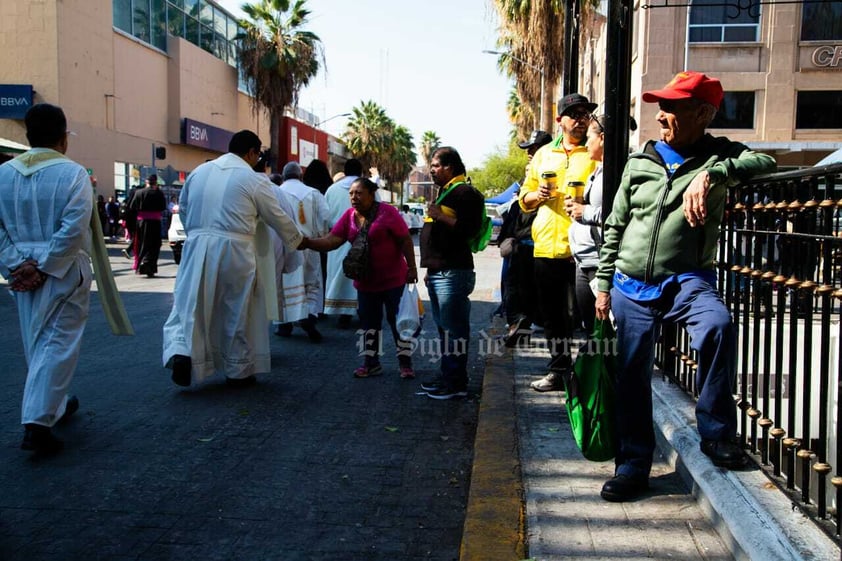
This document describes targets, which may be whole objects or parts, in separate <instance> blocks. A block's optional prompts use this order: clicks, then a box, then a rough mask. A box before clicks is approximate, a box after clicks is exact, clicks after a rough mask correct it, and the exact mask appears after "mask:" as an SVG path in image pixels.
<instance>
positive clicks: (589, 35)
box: [579, 0, 842, 168]
mask: <svg viewBox="0 0 842 561" xmlns="http://www.w3.org/2000/svg"><path fill="white" fill-rule="evenodd" d="M603 6H604V3H603ZM601 11H602V13H603V14H604V13H605V11H604V7H603V9H602V10H601ZM589 17H590V20H588V21H587V23H586V25H585V31H584V32H583V36H582V43H581V49H580V51H581V53H582V56H581V63H580V67H579V76H580V84H582V87H581V88H580V89H581V90H582V91H583V93H585V94H587V95H589V96H590V97H591V99H594V100H595V101H596V102H599V101H600V100H603V99H604V97H605V96H604V93H605V84H604V67H603V66H602V65H601V64H600V63H599V61H604V60H606V56H607V55H606V33H605V25H606V21H605V17H604V16H602V15H600V14H599V13H597V14H590V15H589ZM682 70H696V71H700V72H704V73H706V74H708V75H711V76H714V77H717V78H719V79H720V80H721V81H722V85H723V87H724V89H725V100H724V102H723V104H722V107H721V108H720V111H719V113H718V115H717V117H716V120H715V121H714V122H713V123H712V125H711V129H710V132H711V134H713V135H722V136H728V137H729V138H731V139H733V140H737V141H740V142H743V143H745V144H747V145H748V146H750V147H752V148H754V149H757V150H762V151H764V152H767V153H769V154H771V155H773V156H775V158H776V159H777V160H778V165H779V167H781V168H789V167H803V166H811V165H813V164H815V163H816V162H817V161H819V160H820V159H821V158H822V157H824V156H826V155H827V154H829V153H831V152H833V151H834V150H836V149H839V148H842V2H839V1H827V2H823V1H812V2H804V3H799V2H774V1H769V0H766V1H765V2H760V1H758V0H742V1H739V2H738V1H737V0H639V1H638V2H635V4H634V14H633V34H632V73H631V75H632V83H631V92H632V95H631V114H632V116H633V117H634V119H635V120H636V122H637V123H638V125H639V126H638V129H637V130H636V131H633V132H632V133H631V136H630V144H631V146H632V148H634V147H637V146H639V145H641V144H642V143H643V142H645V141H646V140H647V139H650V138H657V136H658V130H659V127H658V124H657V122H656V121H655V113H656V112H657V106H656V105H653V104H648V103H642V100H641V93H642V92H644V91H647V90H653V89H660V88H662V87H663V86H664V84H666V83H667V82H668V81H669V80H670V79H671V78H672V77H673V76H674V75H675V74H676V73H677V72H680V71H682Z"/></svg>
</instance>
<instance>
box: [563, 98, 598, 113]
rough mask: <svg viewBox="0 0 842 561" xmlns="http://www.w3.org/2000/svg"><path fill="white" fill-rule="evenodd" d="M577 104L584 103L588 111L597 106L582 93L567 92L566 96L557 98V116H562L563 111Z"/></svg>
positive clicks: (565, 111)
mask: <svg viewBox="0 0 842 561" xmlns="http://www.w3.org/2000/svg"><path fill="white" fill-rule="evenodd" d="M577 105H584V106H585V109H587V110H588V111H593V110H594V109H596V108H597V105H596V103H591V102H590V100H589V99H588V98H586V97H585V96H583V95H582V94H578V93H572V94H567V95H566V96H564V97H563V98H561V99H559V100H558V115H559V117H561V116H563V115H564V114H565V113H567V111H569V110H570V109H572V108H573V107H575V106H577Z"/></svg>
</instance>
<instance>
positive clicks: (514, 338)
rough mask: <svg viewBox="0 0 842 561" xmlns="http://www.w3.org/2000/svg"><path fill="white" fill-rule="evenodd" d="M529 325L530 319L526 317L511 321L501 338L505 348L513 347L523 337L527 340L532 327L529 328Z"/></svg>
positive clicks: (530, 323)
mask: <svg viewBox="0 0 842 561" xmlns="http://www.w3.org/2000/svg"><path fill="white" fill-rule="evenodd" d="M530 325H532V321H531V320H529V319H527V318H520V319H519V320H517V321H515V322H514V323H512V325H511V327H509V331H508V332H507V333H506V337H505V339H504V340H503V341H504V344H505V345H506V348H507V349H513V348H515V347H517V346H518V345H519V344H520V342H521V341H523V340H524V339H525V340H526V341H527V342H528V341H529V337H530V336H531V335H532V329H530V328H529V326H530Z"/></svg>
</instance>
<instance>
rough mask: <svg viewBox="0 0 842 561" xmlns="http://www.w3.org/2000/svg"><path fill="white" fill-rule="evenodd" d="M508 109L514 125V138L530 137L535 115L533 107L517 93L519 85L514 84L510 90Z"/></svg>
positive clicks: (512, 132) (507, 102) (512, 134)
mask: <svg viewBox="0 0 842 561" xmlns="http://www.w3.org/2000/svg"><path fill="white" fill-rule="evenodd" d="M506 110H507V111H508V113H509V120H510V121H511V122H512V124H513V125H514V127H513V128H512V131H511V136H512V139H513V140H518V139H524V138H528V137H529V134H530V133H531V132H532V123H534V122H535V116H534V115H533V113H532V109H531V108H530V107H529V106H528V105H524V103H523V102H522V101H521V99H520V96H519V95H518V93H517V87H514V86H513V87H512V89H511V91H509V99H508V100H507V101H506Z"/></svg>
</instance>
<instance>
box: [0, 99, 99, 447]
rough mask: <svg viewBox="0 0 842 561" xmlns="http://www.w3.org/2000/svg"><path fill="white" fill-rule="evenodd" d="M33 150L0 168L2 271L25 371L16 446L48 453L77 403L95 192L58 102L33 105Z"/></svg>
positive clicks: (29, 130) (29, 122)
mask: <svg viewBox="0 0 842 561" xmlns="http://www.w3.org/2000/svg"><path fill="white" fill-rule="evenodd" d="M24 121H25V124H26V136H27V139H28V140H29V143H30V144H31V145H32V147H33V148H32V149H31V150H29V151H28V152H25V153H24V154H21V155H20V156H18V157H17V158H15V159H14V160H11V161H9V162H6V163H5V164H3V165H2V166H0V274H2V275H3V277H5V278H6V279H7V280H8V281H9V288H10V290H11V294H12V296H13V297H14V299H15V303H16V304H17V309H18V317H19V320H20V331H21V338H22V339H23V346H24V354H25V356H26V363H27V373H26V384H25V386H24V390H23V404H22V411H21V423H22V424H23V425H24V438H23V442H22V444H21V448H23V449H24V450H32V451H35V452H36V453H54V452H58V451H59V450H61V448H62V446H63V443H62V441H61V440H59V439H58V438H56V437H55V435H53V433H52V427H53V426H54V425H55V424H56V423H57V422H58V421H59V420H62V419H63V418H67V417H68V416H70V415H72V414H73V413H74V412H75V411H76V409H78V407H79V402H78V400H77V399H76V398H75V397H71V396H68V393H67V392H68V389H69V387H70V382H71V381H72V379H73V374H74V373H75V371H76V364H77V362H78V359H79V349H80V347H81V344H82V334H83V332H84V330H85V324H86V323H87V320H88V309H89V303H90V295H91V278H92V275H91V257H90V251H91V228H90V224H91V214H92V209H93V194H92V191H91V183H90V181H89V179H88V173H87V172H86V171H85V168H83V167H82V166H80V165H79V164H77V163H76V162H74V161H72V160H70V159H69V158H67V157H66V156H65V155H64V154H65V152H66V151H67V135H68V134H69V133H68V132H67V119H66V117H65V115H64V112H63V111H62V110H61V108H59V107H56V106H54V105H49V104H46V103H41V104H37V105H34V106H32V107H31V108H30V109H29V111H27V113H26V117H25V119H24Z"/></svg>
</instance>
